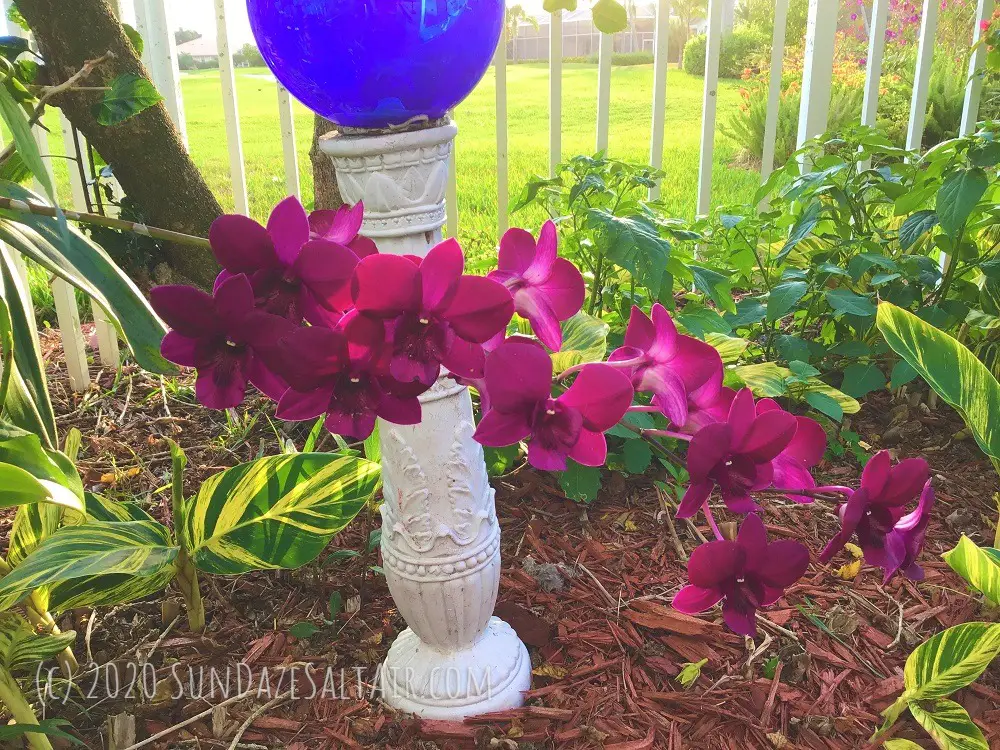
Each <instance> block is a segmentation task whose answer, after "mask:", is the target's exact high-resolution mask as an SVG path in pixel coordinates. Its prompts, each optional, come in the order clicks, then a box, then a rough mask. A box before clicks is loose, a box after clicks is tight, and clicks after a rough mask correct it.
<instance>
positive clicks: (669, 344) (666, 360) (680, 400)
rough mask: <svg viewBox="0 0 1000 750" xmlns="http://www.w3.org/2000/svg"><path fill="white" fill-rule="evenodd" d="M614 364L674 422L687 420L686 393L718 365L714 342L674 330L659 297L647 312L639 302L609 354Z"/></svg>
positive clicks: (702, 382) (715, 370)
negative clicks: (621, 343) (650, 312)
mask: <svg viewBox="0 0 1000 750" xmlns="http://www.w3.org/2000/svg"><path fill="white" fill-rule="evenodd" d="M608 361H609V362H611V363H616V364H615V366H616V367H624V366H625V364H624V363H626V362H628V363H633V364H632V365H631V367H630V368H629V370H628V371H629V373H630V376H631V378H632V385H633V386H634V387H635V389H636V390H637V391H640V392H652V393H653V394H654V395H653V404H654V405H655V406H656V407H657V408H659V409H660V411H662V412H663V413H664V414H665V415H666V416H667V418H668V419H669V420H670V421H671V422H672V423H673V424H674V425H675V426H678V427H680V426H682V425H684V424H685V423H686V422H687V421H688V396H689V394H690V393H691V392H692V391H694V390H696V389H697V388H699V387H701V386H703V385H704V384H705V383H706V382H708V381H709V380H710V379H711V378H712V376H713V375H714V374H715V373H716V372H718V371H721V369H722V358H721V357H720V356H719V352H718V351H717V350H716V349H715V347H713V346H711V345H710V344H706V343H705V342H704V341H699V340H698V339H696V338H693V337H691V336H684V335H682V334H680V333H678V332H677V327H676V326H675V325H674V321H673V319H671V317H670V313H668V312H667V309H666V308H665V307H664V306H663V305H661V304H660V303H658V302H657V303H656V304H655V305H653V315H652V318H649V317H647V316H646V314H645V313H644V312H643V311H642V310H640V309H639V308H638V307H634V306H633V307H632V315H631V317H630V318H629V321H628V328H627V329H626V331H625V342H624V346H622V347H620V348H619V349H616V350H615V351H614V352H612V354H611V356H610V357H609V358H608Z"/></svg>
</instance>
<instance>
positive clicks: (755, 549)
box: [673, 513, 809, 637]
mask: <svg viewBox="0 0 1000 750" xmlns="http://www.w3.org/2000/svg"><path fill="white" fill-rule="evenodd" d="M808 566H809V550H808V549H807V548H806V547H805V546H804V545H802V544H799V543H798V542H795V541H792V540H789V539H783V540H779V541H776V542H768V541H767V531H766V529H765V528H764V523H763V521H761V520H760V518H759V517H758V516H757V515H755V514H752V513H751V514H750V515H749V516H747V517H746V518H745V519H744V521H743V524H742V525H741V526H740V531H739V534H737V537H736V541H735V542H731V541H728V540H721V541H717V542H708V543H706V544H702V545H701V546H700V547H697V548H696V549H695V550H694V552H692V553H691V559H690V561H688V579H689V580H690V581H691V583H690V585H688V586H685V587H684V588H682V589H681V590H680V591H678V592H677V594H676V596H674V600H673V606H674V609H676V610H678V611H679V612H684V613H685V614H697V613H698V612H704V611H706V610H708V609H711V608H712V607H714V606H715V605H716V604H718V603H719V602H720V601H721V602H722V618H723V620H724V621H725V623H726V625H727V626H728V627H729V629H730V630H732V631H733V632H735V633H739V634H740V635H746V636H750V637H753V636H755V635H757V622H756V612H757V610H758V609H759V608H760V607H766V606H768V605H771V604H774V603H775V602H776V601H778V599H780V598H781V597H782V596H783V595H784V593H785V589H786V588H788V587H789V586H791V585H792V584H793V583H795V582H796V581H797V580H799V579H800V578H801V577H802V576H803V575H805V572H806V568H807V567H808Z"/></svg>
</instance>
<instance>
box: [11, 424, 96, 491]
mask: <svg viewBox="0 0 1000 750" xmlns="http://www.w3.org/2000/svg"><path fill="white" fill-rule="evenodd" d="M0 463H5V464H13V465H14V466H17V467H19V468H21V469H24V470H25V471H27V472H28V473H29V474H31V475H32V476H33V477H35V478H36V479H41V480H45V481H49V482H53V483H56V484H60V485H62V486H63V487H65V488H66V489H67V490H69V491H70V492H72V493H73V494H74V495H76V496H77V497H78V498H79V499H80V500H83V482H82V481H81V480H80V474H79V472H78V471H77V469H76V466H75V465H74V464H73V462H72V461H70V460H69V458H68V457H67V456H66V455H65V454H63V453H61V452H60V451H57V450H49V449H47V448H45V447H44V446H43V445H42V441H41V439H40V438H39V436H38V435H36V434H34V433H32V432H28V431H27V430H23V429H21V428H20V427H15V426H14V425H12V424H9V423H7V422H3V421H0ZM80 506H81V507H82V503H81V504H80Z"/></svg>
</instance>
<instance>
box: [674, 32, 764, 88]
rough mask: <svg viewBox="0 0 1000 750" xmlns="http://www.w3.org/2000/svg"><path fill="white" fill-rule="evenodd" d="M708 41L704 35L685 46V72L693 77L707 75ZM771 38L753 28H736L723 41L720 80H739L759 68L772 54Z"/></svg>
mask: <svg viewBox="0 0 1000 750" xmlns="http://www.w3.org/2000/svg"><path fill="white" fill-rule="evenodd" d="M707 43H708V38H707V37H706V36H705V35H704V34H699V35H698V36H694V37H691V39H689V40H688V43H687V44H686V45H684V70H685V72H687V73H690V74H691V75H697V76H703V75H705V55H706V52H707V50H706V46H707ZM770 49H771V37H770V35H769V34H765V33H763V32H760V31H757V30H756V29H752V28H737V29H734V30H733V31H732V32H731V33H729V34H725V35H724V36H723V37H722V46H721V47H720V48H719V77H720V78H740V77H741V76H742V75H743V71H744V70H747V69H751V70H752V69H756V68H759V67H760V66H761V65H762V64H763V63H764V61H765V59H766V56H767V55H769V54H770Z"/></svg>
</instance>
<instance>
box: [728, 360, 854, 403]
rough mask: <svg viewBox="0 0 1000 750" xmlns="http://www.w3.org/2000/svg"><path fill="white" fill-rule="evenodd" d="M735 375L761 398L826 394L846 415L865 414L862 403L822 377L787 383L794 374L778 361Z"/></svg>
mask: <svg viewBox="0 0 1000 750" xmlns="http://www.w3.org/2000/svg"><path fill="white" fill-rule="evenodd" d="M731 372H732V373H733V374H734V375H735V376H736V378H738V379H739V380H740V381H741V382H742V383H743V384H744V385H745V386H746V387H747V388H749V389H750V390H751V391H753V394H754V395H755V396H757V397H758V398H765V397H766V398H777V397H779V396H785V395H787V396H791V397H793V398H800V399H802V398H805V397H806V395H807V394H809V393H822V394H824V395H825V396H829V397H830V398H832V399H833V400H834V401H836V402H837V404H838V405H839V406H840V408H841V409H843V411H844V414H857V413H858V412H859V411H861V404H859V403H858V400H857V399H855V398H852V397H851V396H848V395H847V394H846V393H844V392H843V391H839V390H837V389H836V388H834V387H833V386H832V385H829V384H828V383H824V382H823V381H822V380H820V379H819V378H808V379H807V381H806V382H804V383H803V382H787V379H788V378H790V377H792V376H793V375H794V373H793V372H792V371H791V370H789V369H788V368H787V367H781V366H780V365H776V364H774V362H761V363H759V364H754V365H741V366H739V367H736V368H734V369H733V370H732V371H731Z"/></svg>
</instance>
